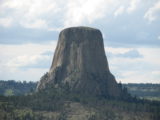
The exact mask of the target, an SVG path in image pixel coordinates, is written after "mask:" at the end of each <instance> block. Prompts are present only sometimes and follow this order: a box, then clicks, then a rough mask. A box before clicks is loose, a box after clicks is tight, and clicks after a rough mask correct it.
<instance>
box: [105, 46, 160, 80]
mask: <svg viewBox="0 0 160 120" xmlns="http://www.w3.org/2000/svg"><path fill="white" fill-rule="evenodd" d="M134 49H136V50H137V51H138V52H139V53H140V54H141V55H142V56H143V57H137V58H136V59H132V58H128V57H127V58H126V57H119V56H117V54H124V53H126V52H129V51H131V50H134ZM105 50H106V54H108V53H109V52H111V53H112V54H113V55H115V56H111V57H108V62H109V66H110V70H111V72H112V73H113V74H114V75H115V77H116V79H117V81H121V82H125V83H128V82H132V83H135V82H137V83H140V82H142V83H146V82H150V83H151V82H152V83H160V79H159V78H160V77H159V76H160V73H159V71H160V63H159V60H160V55H159V52H160V48H144V47H140V48H111V47H109V48H108V47H106V48H105ZM108 56H109V55H108Z"/></svg>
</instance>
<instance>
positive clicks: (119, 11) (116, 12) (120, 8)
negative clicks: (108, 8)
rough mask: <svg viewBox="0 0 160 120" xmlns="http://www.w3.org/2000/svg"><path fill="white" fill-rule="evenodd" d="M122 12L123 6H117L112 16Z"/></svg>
mask: <svg viewBox="0 0 160 120" xmlns="http://www.w3.org/2000/svg"><path fill="white" fill-rule="evenodd" d="M123 12H124V6H121V7H119V8H118V9H117V10H116V11H115V12H114V16H118V15H120V14H122V13H123Z"/></svg>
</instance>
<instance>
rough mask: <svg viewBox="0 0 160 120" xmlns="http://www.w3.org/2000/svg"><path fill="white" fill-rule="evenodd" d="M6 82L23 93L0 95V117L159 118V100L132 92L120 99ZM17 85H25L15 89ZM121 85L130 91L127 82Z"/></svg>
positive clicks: (17, 119) (56, 119)
mask: <svg viewBox="0 0 160 120" xmlns="http://www.w3.org/2000/svg"><path fill="white" fill-rule="evenodd" d="M7 82H9V83H10V82H11V81H7ZM7 82H6V84H5V85H6V86H5V87H6V88H13V93H16V92H14V90H15V89H17V91H21V95H20V94H14V95H13V94H12V95H7V96H4V95H5V94H3V95H1V96H0V120H1V119H2V120H141V119H142V118H143V119H144V120H159V118H160V102H158V101H150V100H145V99H139V98H137V97H136V96H134V95H132V96H134V97H132V96H130V94H128V95H127V96H124V97H123V96H122V97H121V98H113V97H110V96H108V97H103V96H92V95H84V94H79V93H74V92H70V90H69V88H68V86H61V88H54V87H53V86H48V88H47V89H45V90H43V91H40V92H38V93H36V92H33V91H34V90H35V87H36V84H37V83H32V82H28V83H27V82H15V81H12V82H13V84H12V85H11V84H10V85H11V86H10V87H7V84H8V83H7ZM0 83H5V82H4V81H1V82H0ZM16 84H22V86H21V87H17V88H16ZM26 84H28V86H30V87H28V89H26V90H25V92H24V91H23V92H24V93H23V92H22V90H21V89H23V87H24V86H25V87H26V86H27V85H26ZM119 85H120V86H121V87H122V89H123V90H124V91H126V92H127V88H126V87H128V86H126V84H125V85H123V86H122V85H121V84H119ZM2 86H3V88H5V87H4V85H2ZM13 86H14V87H13ZM124 86H126V87H124ZM135 86H139V85H138V84H135V85H134V87H135ZM140 86H141V87H142V86H145V85H140ZM140 86H139V87H140ZM147 86H148V85H147ZM152 86H153V85H152ZM157 86H158V85H157ZM132 87H133V86H132ZM132 87H131V88H132ZM0 88H1V87H0ZM1 90H2V89H1ZM4 93H5V92H4ZM18 93H19V92H18ZM27 93H28V94H27ZM22 94H23V95H22ZM15 95H16V96H15Z"/></svg>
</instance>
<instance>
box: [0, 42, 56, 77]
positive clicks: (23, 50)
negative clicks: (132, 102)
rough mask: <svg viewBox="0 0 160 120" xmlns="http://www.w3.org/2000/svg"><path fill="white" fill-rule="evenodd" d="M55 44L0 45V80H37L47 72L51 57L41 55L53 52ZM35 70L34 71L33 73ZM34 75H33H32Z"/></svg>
mask: <svg viewBox="0 0 160 120" xmlns="http://www.w3.org/2000/svg"><path fill="white" fill-rule="evenodd" d="M56 44H57V42H56V41H54V42H52V43H48V44H43V45H41V44H24V45H3V44H1V45H0V49H1V51H0V56H1V58H3V59H1V60H0V68H3V69H0V76H1V78H0V79H15V80H21V79H25V80H37V78H39V77H40V76H41V75H43V74H44V72H47V71H48V70H49V67H48V69H46V66H48V65H49V66H50V64H51V61H52V57H53V55H51V56H48V55H47V54H43V53H45V52H46V51H53V53H54V50H55V47H56ZM34 70H36V71H34ZM34 73H35V74H34ZM32 75H33V76H32ZM32 77H33V79H31V78H32ZM38 80H39V79H38Z"/></svg>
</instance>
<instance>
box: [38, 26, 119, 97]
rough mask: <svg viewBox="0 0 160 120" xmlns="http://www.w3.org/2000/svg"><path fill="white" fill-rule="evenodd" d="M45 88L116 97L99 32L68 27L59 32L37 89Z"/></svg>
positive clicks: (117, 90) (116, 93)
mask: <svg viewBox="0 0 160 120" xmlns="http://www.w3.org/2000/svg"><path fill="white" fill-rule="evenodd" d="M47 85H53V86H54V87H60V86H62V85H68V86H69V88H70V90H71V91H76V92H80V93H83V94H93V95H102V96H108V95H109V96H114V97H116V96H120V95H121V89H120V88H119V87H118V84H117V82H116V80H115V78H114V76H113V75H112V74H111V72H110V70H109V66H108V61H107V58H106V55H105V50H104V44H103V38H102V34H101V32H100V30H98V29H95V28H89V27H71V28H66V29H64V30H62V31H61V32H60V34H59V39H58V44H57V47H56V50H55V54H54V57H53V61H52V65H51V68H50V70H49V72H48V73H46V74H45V75H44V76H42V78H41V80H40V82H39V83H38V86H37V90H38V91H39V90H43V89H45V88H46V87H47Z"/></svg>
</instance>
